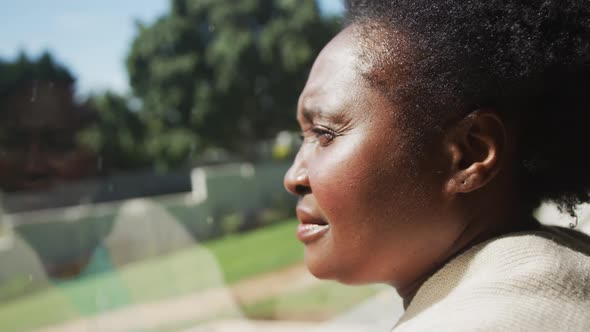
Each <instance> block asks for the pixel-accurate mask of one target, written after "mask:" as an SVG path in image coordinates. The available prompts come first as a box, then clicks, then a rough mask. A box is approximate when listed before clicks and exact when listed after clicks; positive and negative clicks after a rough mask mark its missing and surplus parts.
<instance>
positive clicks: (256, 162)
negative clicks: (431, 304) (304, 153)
mask: <svg viewBox="0 0 590 332" xmlns="http://www.w3.org/2000/svg"><path fill="white" fill-rule="evenodd" d="M0 4H1V7H2V11H1V13H0V17H1V18H2V28H3V31H4V33H3V34H1V35H0V331H178V330H195V331H248V330H250V329H251V330H252V331H262V330H269V331H291V330H293V331H295V330H297V331H300V330H302V329H307V330H310V329H320V330H330V329H335V328H337V329H338V330H339V331H342V330H343V328H344V329H346V328H351V329H352V330H354V331H360V329H359V328H358V327H357V328H355V324H358V325H359V326H360V325H362V326H369V325H372V326H373V327H377V326H380V325H382V326H381V328H380V330H387V329H388V328H390V327H391V326H392V325H393V323H394V322H395V318H396V316H395V315H397V313H398V312H399V309H400V307H401V305H400V303H399V302H398V299H397V297H395V296H394V295H393V294H394V293H393V290H390V289H387V288H385V287H381V286H364V287H345V286H341V285H339V284H336V283H333V282H320V281H319V280H317V279H315V278H313V277H312V276H311V275H309V273H308V272H307V270H306V268H305V266H304V265H303V248H302V246H301V245H300V244H299V243H298V242H297V240H296V238H295V227H296V224H297V221H296V220H295V218H294V203H295V199H294V198H293V197H290V196H289V195H288V194H287V193H286V192H285V191H284V189H283V187H282V177H283V174H284V173H285V171H286V170H287V168H288V166H289V164H290V162H291V160H292V158H293V157H294V154H295V152H296V150H297V148H298V144H299V142H298V134H297V124H296V121H295V110H296V103H297V98H298V95H299V93H300V91H301V89H302V88H303V85H304V83H305V80H306V77H307V74H308V71H309V69H310V67H311V64H312V62H313V59H314V58H315V56H316V55H317V54H318V52H319V51H320V50H321V48H322V47H323V45H324V44H325V43H326V42H327V41H328V40H329V39H330V38H331V37H332V36H333V35H334V34H335V33H336V32H337V31H338V29H339V28H340V26H341V24H342V11H343V5H342V3H341V1H339V0H318V1H315V0H141V1H140V0H133V1H113V0H105V1H100V2H96V1H93V2H83V1H75V0H56V1H51V2H47V1H34V0H23V1H5V0H3V1H1V2H0ZM376 307H377V308H380V309H379V310H380V311H379V312H376V311H375V309H374V308H376ZM380 313H384V314H383V315H381V314H380ZM383 317H385V318H386V319H385V320H383ZM369 323H370V324H369ZM383 326H384V328H383Z"/></svg>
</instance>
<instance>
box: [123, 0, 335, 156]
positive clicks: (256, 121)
mask: <svg viewBox="0 0 590 332" xmlns="http://www.w3.org/2000/svg"><path fill="white" fill-rule="evenodd" d="M337 28H338V25H337V23H336V22H335V21H334V20H329V19H325V18H322V17H321V16H320V14H319V11H318V7H317V4H316V2H315V0H240V1H235V0H172V1H171V8H170V12H169V13H168V14H166V15H164V16H162V17H160V18H159V19H158V20H157V21H156V22H155V23H154V24H152V25H149V26H148V25H144V24H141V23H138V35H137V38H136V39H135V41H134V42H133V44H132V47H131V51H130V53H129V55H128V58H127V68H128V71H129V76H130V83H131V86H132V88H133V92H134V93H135V95H136V96H137V97H139V98H140V99H141V100H142V111H141V116H142V120H143V121H144V123H145V125H146V129H147V131H148V132H149V135H148V136H147V138H146V139H147V140H146V150H147V151H148V153H149V154H150V155H151V156H153V157H155V158H158V160H159V161H160V162H164V163H168V164H169V165H175V164H178V163H181V162H182V160H184V159H185V158H184V157H186V156H187V155H189V154H190V153H191V152H193V153H195V152H196V153H198V152H202V151H203V150H205V149H206V148H209V147H216V148H223V149H227V150H229V151H233V152H244V151H245V150H246V149H247V147H248V146H251V145H252V143H253V142H256V141H258V140H260V139H267V138H271V137H273V136H274V135H275V134H276V133H277V132H278V131H280V130H282V129H286V128H293V122H294V121H293V118H294V115H293V114H294V110H295V106H296V102H297V96H298V94H299V92H300V90H301V88H302V87H303V84H304V82H305V79H306V77H307V73H308V70H309V67H310V65H311V63H312V61H313V58H314V57H315V56H316V55H317V53H318V52H319V50H320V49H321V47H322V46H323V45H324V44H325V43H326V42H327V40H329V38H330V37H331V36H332V35H333V34H334V33H335V32H336V30H337Z"/></svg>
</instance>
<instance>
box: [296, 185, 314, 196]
mask: <svg viewBox="0 0 590 332" xmlns="http://www.w3.org/2000/svg"><path fill="white" fill-rule="evenodd" d="M310 192H311V189H310V188H309V187H307V186H304V185H300V184H298V185H296V186H295V193H296V194H297V195H299V196H303V195H305V194H309V193H310Z"/></svg>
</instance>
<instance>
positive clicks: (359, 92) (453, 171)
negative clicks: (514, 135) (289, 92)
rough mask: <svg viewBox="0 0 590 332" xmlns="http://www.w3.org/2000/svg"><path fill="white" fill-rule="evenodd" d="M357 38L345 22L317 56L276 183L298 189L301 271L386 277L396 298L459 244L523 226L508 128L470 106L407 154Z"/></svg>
mask: <svg viewBox="0 0 590 332" xmlns="http://www.w3.org/2000/svg"><path fill="white" fill-rule="evenodd" d="M356 38H357V37H356V35H355V33H354V26H353V27H349V28H347V29H345V30H344V31H342V32H341V33H340V34H339V35H338V36H336V37H335V38H334V39H333V40H332V41H331V42H330V43H329V44H328V45H327V46H326V47H325V48H324V50H323V51H322V52H321V54H320V55H319V56H318V58H317V59H316V61H315V63H314V65H313V68H312V70H311V73H310V76H309V79H308V82H307V84H306V86H305V88H304V90H303V92H302V94H301V96H300V99H299V104H298V109H297V120H298V122H299V124H300V126H301V129H302V132H303V137H304V140H303V144H302V146H301V148H300V150H299V152H298V154H297V156H296V158H295V161H294V162H293V165H292V166H291V168H290V169H289V171H288V172H287V174H286V175H285V181H284V182H285V187H286V188H287V190H288V191H290V192H291V193H293V194H294V195H297V196H298V197H299V201H298V204H297V216H298V218H299V220H300V223H301V224H300V226H299V228H298V235H299V238H300V240H301V241H302V242H303V243H304V245H305V262H306V264H307V266H308V268H309V270H310V271H311V273H312V274H314V275H315V276H317V277H319V278H323V279H334V280H338V281H341V282H344V283H349V284H359V283H387V284H390V285H392V286H394V287H395V288H396V289H397V291H398V292H399V293H400V295H401V296H402V297H404V299H405V300H406V303H407V302H408V301H409V300H411V298H412V296H413V295H414V294H415V292H416V290H417V289H418V288H419V286H420V285H421V284H422V282H423V281H424V280H425V279H426V278H427V277H428V276H430V275H431V274H432V273H434V272H435V271H436V270H437V269H438V268H439V267H440V266H441V265H442V264H444V263H445V262H446V261H448V260H449V259H450V258H452V257H453V256H454V255H456V254H457V253H459V252H461V251H462V250H464V249H465V248H466V247H468V246H470V245H472V244H475V243H478V242H481V241H483V240H486V239H488V238H490V237H492V236H494V235H497V234H501V233H505V232H509V231H511V230H513V229H516V228H521V227H522V225H520V224H517V223H514V220H518V217H517V212H516V209H515V208H514V206H515V205H516V202H517V200H516V199H515V195H516V194H515V191H516V190H515V188H514V185H513V174H512V172H511V171H510V168H509V167H507V166H506V165H509V164H510V162H511V158H512V157H511V155H512V148H511V141H510V137H511V136H510V130H509V128H508V126H506V125H505V124H504V123H503V122H502V120H501V119H500V118H499V117H498V116H496V115H495V114H494V113H493V112H490V111H487V110H479V111H476V112H474V113H473V114H472V115H470V116H468V117H466V118H465V119H463V120H461V121H458V122H457V124H456V125H455V126H453V127H452V128H449V130H448V131H447V132H446V133H444V134H443V135H441V136H440V137H436V138H435V139H433V140H432V142H430V143H427V144H426V146H425V151H426V152H425V153H422V154H417V153H416V152H414V151H413V149H412V147H411V145H410V144H409V142H408V138H407V136H406V135H404V134H403V131H402V129H401V127H402V123H401V121H402V120H400V117H399V116H396V112H399V110H398V109H397V108H396V105H392V103H391V102H390V101H389V99H387V98H386V97H385V96H384V95H383V94H382V93H381V92H380V91H379V90H378V89H376V88H373V87H371V86H370V85H369V84H368V83H367V82H366V81H365V79H364V78H363V76H362V74H363V72H364V73H365V74H366V73H367V71H370V68H367V66H366V64H364V63H363V62H362V61H360V59H359V56H358V51H359V49H358V47H359V45H361V44H362V43H359V42H358V40H357V39H356ZM394 79H395V78H394ZM397 115H399V114H397ZM310 225H312V226H310Z"/></svg>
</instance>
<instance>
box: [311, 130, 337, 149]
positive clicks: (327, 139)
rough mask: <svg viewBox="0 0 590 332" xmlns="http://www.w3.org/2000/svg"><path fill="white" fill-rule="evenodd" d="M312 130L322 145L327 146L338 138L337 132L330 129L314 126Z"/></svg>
mask: <svg viewBox="0 0 590 332" xmlns="http://www.w3.org/2000/svg"><path fill="white" fill-rule="evenodd" d="M311 131H312V132H313V135H314V137H315V139H316V140H317V141H318V143H319V144H320V145H321V146H326V145H328V144H330V143H332V141H333V140H334V139H335V138H336V134H335V133H334V132H332V131H330V130H328V129H324V128H313V129H312V130H311Z"/></svg>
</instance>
